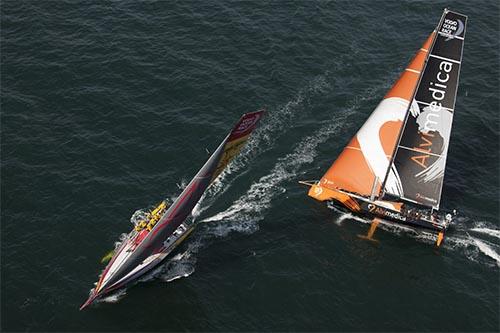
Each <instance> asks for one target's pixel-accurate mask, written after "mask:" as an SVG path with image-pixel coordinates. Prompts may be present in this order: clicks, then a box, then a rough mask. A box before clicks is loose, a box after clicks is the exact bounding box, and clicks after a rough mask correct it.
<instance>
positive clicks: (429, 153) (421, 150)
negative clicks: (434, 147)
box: [398, 146, 441, 157]
mask: <svg viewBox="0 0 500 333" xmlns="http://www.w3.org/2000/svg"><path fill="white" fill-rule="evenodd" d="M398 147H399V148H403V149H406V150H411V151H414V152H417V153H424V154H428V155H432V156H436V157H441V155H438V154H434V153H431V152H428V151H426V150H424V149H419V148H410V147H406V146H398Z"/></svg>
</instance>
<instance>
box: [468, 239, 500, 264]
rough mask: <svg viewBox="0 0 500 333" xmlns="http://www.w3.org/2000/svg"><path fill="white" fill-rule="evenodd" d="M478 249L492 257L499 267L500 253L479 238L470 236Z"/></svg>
mask: <svg viewBox="0 0 500 333" xmlns="http://www.w3.org/2000/svg"><path fill="white" fill-rule="evenodd" d="M471 238H472V240H473V241H474V243H475V244H476V246H477V247H478V249H479V250H480V251H481V252H482V253H483V254H485V255H487V256H488V257H490V258H492V259H494V260H495V261H496V263H497V266H498V267H500V255H499V254H498V253H496V252H495V250H493V248H492V247H491V246H489V245H488V244H486V242H484V241H482V240H479V239H477V238H474V237H471Z"/></svg>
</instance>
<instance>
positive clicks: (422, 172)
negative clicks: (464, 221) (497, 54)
mask: <svg viewBox="0 0 500 333" xmlns="http://www.w3.org/2000/svg"><path fill="white" fill-rule="evenodd" d="M443 16H444V17H443V18H442V19H441V21H440V24H439V26H438V29H437V31H438V34H437V36H436V40H435V42H434V44H433V47H432V49H431V50H430V54H429V58H428V61H427V65H426V67H425V70H424V72H423V73H422V76H421V79H420V83H419V85H418V87H417V91H416V93H415V98H414V99H413V101H412V104H411V107H410V110H409V112H408V115H407V119H406V122H405V126H404V128H403V131H402V134H401V138H400V141H399V143H398V146H397V150H396V154H395V155H394V158H393V161H392V163H391V168H390V170H389V172H388V174H387V179H386V181H385V184H384V191H385V192H386V193H389V194H392V195H395V196H398V197H401V198H404V199H407V200H410V201H414V202H417V203H419V204H422V205H425V206H429V207H433V208H436V209H438V208H439V202H440V199H441V190H442V186H443V179H444V170H445V164H446V155H447V152H448V144H449V141H450V132H451V125H452V120H453V113H454V107H455V98H456V94H457V87H458V78H459V72H460V64H461V61H462V49H463V44H464V37H465V29H466V24H467V17H466V16H465V15H462V14H458V13H455V12H451V11H448V10H445V12H444V13H443Z"/></svg>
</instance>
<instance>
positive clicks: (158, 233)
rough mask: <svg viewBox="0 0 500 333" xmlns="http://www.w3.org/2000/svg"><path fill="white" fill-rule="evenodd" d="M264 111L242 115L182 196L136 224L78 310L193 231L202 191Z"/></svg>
mask: <svg viewBox="0 0 500 333" xmlns="http://www.w3.org/2000/svg"><path fill="white" fill-rule="evenodd" d="M263 112H264V111H257V112H252V113H247V114H244V115H243V116H242V117H241V118H240V120H239V121H238V123H237V124H236V126H235V127H234V128H233V130H232V131H231V132H230V133H229V134H228V135H227V136H226V138H225V139H224V140H223V141H222V143H221V144H220V145H219V147H218V148H217V150H216V151H215V152H214V153H213V154H212V156H211V157H210V158H209V159H208V161H207V162H206V163H205V165H204V166H203V167H202V168H201V170H200V171H198V173H197V174H196V176H195V177H194V178H193V179H192V180H191V182H190V183H189V184H188V185H187V186H186V188H185V189H184V190H183V191H182V193H181V194H180V195H179V197H177V199H176V200H175V201H174V202H173V203H172V205H171V206H170V207H168V208H167V205H166V202H164V201H163V202H161V203H160V205H158V207H156V209H154V210H153V211H152V212H150V213H149V214H148V215H147V219H146V220H143V221H140V222H139V223H138V224H137V225H136V226H135V227H134V229H133V230H132V231H131V232H130V233H129V234H128V236H127V238H126V239H125V240H124V241H123V242H122V243H121V245H120V246H119V247H118V248H117V249H116V251H115V252H114V255H113V257H112V258H111V260H110V262H109V264H108V265H107V267H106V268H105V270H104V271H103V273H102V274H101V276H100V278H99V281H98V282H97V284H96V286H95V288H94V289H92V290H91V292H90V295H89V298H88V300H87V301H86V302H85V303H84V304H83V305H82V306H81V308H80V310H81V309H84V308H85V307H87V306H89V305H90V304H92V302H93V301H94V300H95V299H97V298H99V297H101V296H103V295H106V294H109V293H111V292H113V291H116V290H118V289H120V288H123V287H124V286H126V285H128V284H129V283H131V282H133V281H136V280H137V278H139V277H140V276H142V275H143V274H144V273H146V272H148V271H150V270H151V269H152V268H154V267H156V266H157V265H158V264H159V263H161V262H162V261H163V260H164V259H165V258H166V257H167V256H168V255H169V254H170V253H171V252H172V251H173V250H174V248H175V247H176V246H177V245H179V244H180V243H181V242H182V241H183V240H184V239H185V238H186V237H187V236H188V235H189V234H190V233H191V232H192V231H193V229H194V227H195V225H196V224H195V223H188V222H185V221H186V219H187V218H188V216H189V215H190V214H191V212H192V211H193V209H194V207H195V205H196V204H197V203H198V201H199V200H200V198H201V197H202V195H203V193H204V192H205V190H206V189H207V188H208V187H209V186H210V184H212V183H213V181H214V180H215V179H216V178H217V176H218V175H219V174H220V173H221V172H222V171H223V170H224V168H225V167H226V166H227V165H228V164H229V162H230V161H231V160H232V159H233V158H234V157H235V156H236V155H238V153H239V152H240V150H241V148H242V147H243V146H244V144H245V142H246V141H247V139H248V138H249V136H250V134H251V133H252V131H253V130H254V129H255V127H256V126H257V122H258V121H259V120H260V118H261V117H262V114H263Z"/></svg>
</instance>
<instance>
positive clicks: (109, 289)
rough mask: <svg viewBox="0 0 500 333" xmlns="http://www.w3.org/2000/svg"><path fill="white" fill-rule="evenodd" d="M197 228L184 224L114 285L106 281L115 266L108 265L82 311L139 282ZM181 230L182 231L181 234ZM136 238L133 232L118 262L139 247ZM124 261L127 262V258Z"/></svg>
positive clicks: (118, 256)
mask: <svg viewBox="0 0 500 333" xmlns="http://www.w3.org/2000/svg"><path fill="white" fill-rule="evenodd" d="M195 227H196V223H193V224H191V225H187V224H182V225H181V226H180V227H179V229H177V230H176V232H174V233H173V235H172V236H171V237H170V238H169V239H168V240H167V241H166V242H165V243H164V246H163V247H162V248H161V249H160V250H158V251H157V252H156V253H154V254H153V255H151V256H149V257H147V258H146V259H145V260H144V261H143V262H141V263H140V264H139V265H137V266H136V267H135V268H134V269H132V270H131V271H130V273H129V274H127V275H126V276H125V277H123V278H121V279H119V280H118V281H116V282H112V283H109V282H108V281H109V280H107V279H106V278H107V275H108V274H110V273H109V266H112V264H113V263H110V265H108V268H107V269H106V270H105V271H104V272H103V274H102V275H101V277H100V279H99V281H98V282H97V285H96V288H94V289H93V290H92V291H91V292H90V295H89V298H88V299H87V301H85V303H84V304H83V305H82V306H81V307H80V310H83V309H85V308H86V307H88V306H89V305H91V304H92V303H93V302H95V301H96V300H98V299H100V298H102V297H104V296H108V295H110V294H112V293H114V292H116V291H118V290H120V289H123V288H125V287H127V286H130V285H131V284H133V283H135V282H137V280H138V279H139V278H140V277H141V276H143V275H144V274H146V273H148V272H149V271H151V270H153V269H154V268H156V267H158V265H160V264H161V263H162V262H163V261H164V260H165V259H166V258H167V257H168V256H169V255H170V254H171V253H172V252H173V251H174V250H175V249H176V248H177V247H178V246H179V245H180V244H181V243H182V242H183V241H184V240H185V239H186V238H187V237H188V236H189V235H190V234H191V233H192V231H193V230H194V228H195ZM179 230H182V231H181V232H179ZM131 236H132V237H131ZM135 237H137V235H134V232H133V231H132V232H131V233H130V234H129V237H127V239H126V240H125V241H124V243H123V244H122V245H121V246H120V247H119V249H118V253H117V255H116V258H117V259H116V260H119V259H120V255H121V254H122V253H123V252H126V251H128V250H130V248H131V247H134V246H135V247H137V245H138V244H133V242H134V241H135ZM124 260H126V258H125V259H124Z"/></svg>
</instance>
